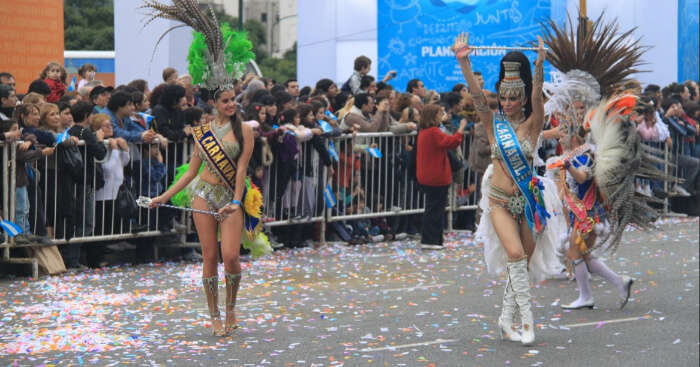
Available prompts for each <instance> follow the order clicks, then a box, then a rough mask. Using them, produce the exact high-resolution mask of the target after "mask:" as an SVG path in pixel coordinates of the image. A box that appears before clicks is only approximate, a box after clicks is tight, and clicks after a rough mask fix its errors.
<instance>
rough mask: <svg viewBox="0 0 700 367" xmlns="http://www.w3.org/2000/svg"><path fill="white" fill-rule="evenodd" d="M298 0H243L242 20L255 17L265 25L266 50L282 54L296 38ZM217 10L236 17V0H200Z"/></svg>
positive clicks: (273, 53) (278, 54) (277, 54)
mask: <svg viewBox="0 0 700 367" xmlns="http://www.w3.org/2000/svg"><path fill="white" fill-rule="evenodd" d="M297 2H298V0H243V20H244V21H245V20H248V19H255V20H257V21H259V22H260V23H262V24H263V26H264V27H265V35H266V38H267V44H266V45H265V46H266V47H265V48H266V50H267V51H268V53H269V54H270V55H272V56H282V55H283V54H284V52H285V51H287V50H289V49H291V48H292V47H293V46H294V43H295V42H296V40H297ZM202 3H203V4H210V5H212V6H213V7H214V8H216V9H218V10H223V11H224V12H226V13H227V14H229V15H231V16H233V17H238V1H237V0H202Z"/></svg>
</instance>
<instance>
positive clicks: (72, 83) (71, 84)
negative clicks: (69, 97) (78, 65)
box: [68, 75, 75, 92]
mask: <svg viewBox="0 0 700 367" xmlns="http://www.w3.org/2000/svg"><path fill="white" fill-rule="evenodd" d="M68 91H69V92H73V91H75V75H73V80H71V81H70V85H69V86H68Z"/></svg>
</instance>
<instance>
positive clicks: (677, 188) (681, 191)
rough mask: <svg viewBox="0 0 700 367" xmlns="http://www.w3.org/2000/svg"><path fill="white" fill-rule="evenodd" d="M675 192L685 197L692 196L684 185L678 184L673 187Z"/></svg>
mask: <svg viewBox="0 0 700 367" xmlns="http://www.w3.org/2000/svg"><path fill="white" fill-rule="evenodd" d="M673 192H675V193H676V194H678V196H683V197H689V196H691V195H690V193H689V192H688V191H687V190H686V189H684V188H683V186H679V185H676V186H674V187H673Z"/></svg>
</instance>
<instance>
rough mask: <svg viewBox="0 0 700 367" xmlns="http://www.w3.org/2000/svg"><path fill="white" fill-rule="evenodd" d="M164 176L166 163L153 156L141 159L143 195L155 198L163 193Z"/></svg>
mask: <svg viewBox="0 0 700 367" xmlns="http://www.w3.org/2000/svg"><path fill="white" fill-rule="evenodd" d="M156 149H157V148H156ZM164 178H165V164H163V163H161V162H158V160H157V159H155V158H153V157H151V158H147V157H143V158H142V159H141V195H145V196H148V197H152V198H154V197H156V196H158V195H160V194H161V193H163V189H164V183H163V179H164Z"/></svg>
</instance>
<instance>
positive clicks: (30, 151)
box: [0, 120, 54, 244]
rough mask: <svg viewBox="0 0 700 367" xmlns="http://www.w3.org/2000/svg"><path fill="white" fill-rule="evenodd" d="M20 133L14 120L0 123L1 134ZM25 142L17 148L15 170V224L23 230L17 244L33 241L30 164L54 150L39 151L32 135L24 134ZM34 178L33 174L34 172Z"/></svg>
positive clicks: (16, 240) (16, 237)
mask: <svg viewBox="0 0 700 367" xmlns="http://www.w3.org/2000/svg"><path fill="white" fill-rule="evenodd" d="M16 131H19V124H18V123H17V121H14V120H3V121H0V133H2V134H4V133H6V132H16ZM21 140H23V141H24V142H23V143H21V144H19V145H18V146H17V155H16V170H15V174H16V176H15V223H16V224H17V225H18V226H19V227H20V228H21V229H22V234H21V235H18V236H15V242H16V243H25V244H26V243H29V242H31V241H33V240H35V239H34V238H32V237H33V236H31V235H30V233H31V228H30V226H29V195H28V193H27V186H28V185H29V183H30V181H31V178H30V176H29V175H30V173H29V172H30V170H31V167H30V166H29V163H30V162H33V161H36V160H38V159H39V158H41V157H43V156H48V155H51V154H53V152H54V148H43V149H37V147H36V146H37V142H36V137H35V136H34V135H32V134H29V133H25V134H22V138H21ZM32 176H33V172H32Z"/></svg>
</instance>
